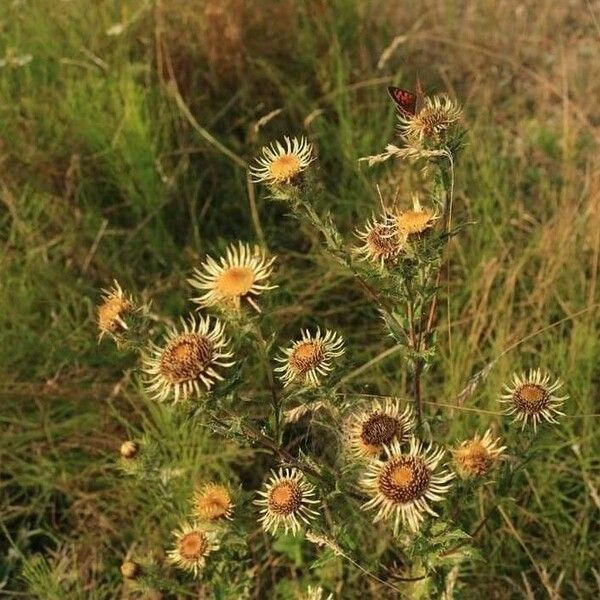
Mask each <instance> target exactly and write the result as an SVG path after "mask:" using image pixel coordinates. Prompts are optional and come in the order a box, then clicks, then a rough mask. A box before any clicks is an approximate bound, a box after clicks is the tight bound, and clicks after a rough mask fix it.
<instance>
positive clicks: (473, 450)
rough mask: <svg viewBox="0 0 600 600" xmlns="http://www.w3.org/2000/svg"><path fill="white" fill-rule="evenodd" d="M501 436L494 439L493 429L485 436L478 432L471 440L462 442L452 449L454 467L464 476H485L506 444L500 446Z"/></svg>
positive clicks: (465, 477)
mask: <svg viewBox="0 0 600 600" xmlns="http://www.w3.org/2000/svg"><path fill="white" fill-rule="evenodd" d="M499 443H500V438H496V439H494V438H493V437H492V432H491V430H489V429H488V430H487V431H486V432H485V433H484V434H483V437H481V436H480V435H479V434H478V433H476V434H475V435H474V436H473V437H472V438H471V439H470V440H465V441H463V442H461V443H460V444H459V445H458V446H457V447H456V448H454V449H453V450H452V456H453V458H454V468H455V470H456V472H457V473H458V474H459V475H460V476H461V477H462V478H463V479H468V478H473V477H483V476H484V475H486V474H487V473H488V472H489V471H490V469H491V468H492V467H493V466H494V463H495V462H496V460H498V458H499V456H500V455H501V454H502V453H503V452H504V450H506V446H500V447H499V446H498V444H499Z"/></svg>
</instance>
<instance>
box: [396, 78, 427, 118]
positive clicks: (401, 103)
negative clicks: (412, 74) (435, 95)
mask: <svg viewBox="0 0 600 600" xmlns="http://www.w3.org/2000/svg"><path fill="white" fill-rule="evenodd" d="M388 94H389V95H390V98H391V99H392V100H393V101H394V104H395V105H396V108H397V109H398V110H399V111H400V112H401V113H402V114H403V115H404V116H407V117H414V116H415V115H416V114H417V113H418V112H419V110H420V108H421V104H422V100H423V89H422V88H421V81H420V80H419V78H417V83H416V86H415V91H414V93H413V92H409V91H408V90H405V89H402V88H399V87H394V86H390V87H388Z"/></svg>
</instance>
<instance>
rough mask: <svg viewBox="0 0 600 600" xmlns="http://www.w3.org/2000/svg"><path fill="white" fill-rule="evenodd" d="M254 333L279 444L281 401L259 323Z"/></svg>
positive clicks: (276, 438) (280, 434)
mask: <svg viewBox="0 0 600 600" xmlns="http://www.w3.org/2000/svg"><path fill="white" fill-rule="evenodd" d="M254 334H255V336H256V340H257V341H258V346H259V349H260V359H261V361H262V363H263V367H264V369H265V372H266V374H267V380H268V382H269V389H270V390H271V405H272V406H273V420H274V430H275V440H276V442H277V444H278V445H281V437H282V433H283V431H282V427H281V402H280V400H279V396H278V394H277V387H276V385H275V377H274V376H273V369H272V368H271V363H270V361H269V351H268V348H267V342H266V341H265V338H264V337H263V334H262V331H261V329H260V325H259V324H258V323H257V324H256V325H255V327H254Z"/></svg>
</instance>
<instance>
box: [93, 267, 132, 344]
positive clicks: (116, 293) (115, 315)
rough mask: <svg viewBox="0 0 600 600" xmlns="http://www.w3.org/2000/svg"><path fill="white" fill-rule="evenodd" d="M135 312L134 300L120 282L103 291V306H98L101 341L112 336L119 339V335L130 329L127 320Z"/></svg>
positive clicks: (115, 281) (115, 282) (114, 282)
mask: <svg viewBox="0 0 600 600" xmlns="http://www.w3.org/2000/svg"><path fill="white" fill-rule="evenodd" d="M133 310H134V303H133V298H132V297H131V296H129V295H127V294H125V292H124V291H123V289H122V288H121V286H120V285H119V283H118V281H117V280H116V279H115V280H114V281H113V286H112V288H110V289H109V290H102V304H100V305H99V306H98V329H99V331H100V335H99V337H100V339H102V338H103V337H104V336H105V335H110V336H111V337H113V338H114V339H117V336H118V335H119V333H123V332H124V331H127V330H128V329H129V326H128V325H127V318H128V316H129V315H130V314H131V313H132V312H133Z"/></svg>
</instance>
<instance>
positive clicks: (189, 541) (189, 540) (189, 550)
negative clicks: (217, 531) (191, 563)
mask: <svg viewBox="0 0 600 600" xmlns="http://www.w3.org/2000/svg"><path fill="white" fill-rule="evenodd" d="M207 548H208V538H207V537H206V535H205V534H204V533H202V532H201V531H190V533H186V534H185V535H184V536H182V537H181V539H180V540H179V553H180V554H181V556H183V558H187V559H188V560H194V559H198V558H200V557H201V556H203V555H204V553H205V552H206V550H207Z"/></svg>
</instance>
